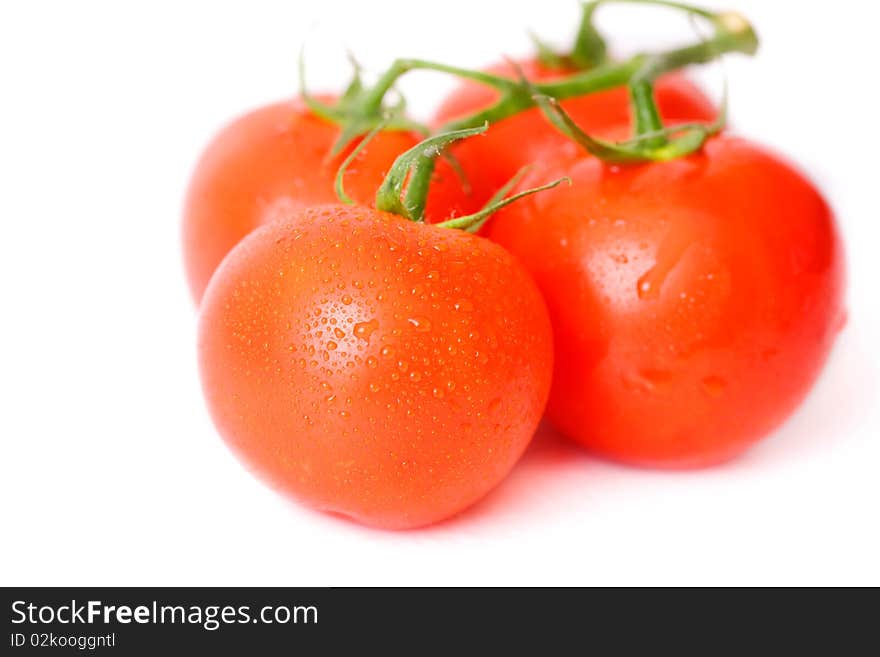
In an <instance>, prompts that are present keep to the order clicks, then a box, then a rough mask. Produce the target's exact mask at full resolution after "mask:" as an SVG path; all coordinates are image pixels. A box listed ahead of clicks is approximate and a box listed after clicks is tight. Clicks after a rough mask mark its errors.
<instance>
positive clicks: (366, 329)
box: [354, 319, 379, 342]
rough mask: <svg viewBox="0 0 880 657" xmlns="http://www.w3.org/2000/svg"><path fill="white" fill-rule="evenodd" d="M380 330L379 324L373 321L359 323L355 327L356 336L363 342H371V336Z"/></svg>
mask: <svg viewBox="0 0 880 657" xmlns="http://www.w3.org/2000/svg"><path fill="white" fill-rule="evenodd" d="M377 328H379V322H378V321H377V320H375V319H371V320H370V321H369V322H358V323H357V324H355V325H354V335H355V337H357V338H360V339H361V340H366V341H367V342H369V341H370V336H371V335H372V334H373V331H375V330H376V329H377Z"/></svg>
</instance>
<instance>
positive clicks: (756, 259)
mask: <svg viewBox="0 0 880 657" xmlns="http://www.w3.org/2000/svg"><path fill="white" fill-rule="evenodd" d="M725 20H727V21H728V24H729V22H730V19H729V17H726V18H725ZM739 20H741V19H739ZM718 24H723V22H719V23H718ZM681 52H686V51H681ZM677 57H678V58H679V59H681V58H682V55H680V54H679V55H677ZM700 57H702V55H700ZM695 58H697V56H696V55H695ZM670 59H674V58H670ZM696 61H703V60H702V59H698V58H697V59H696ZM608 70H612V71H613V70H616V69H608ZM486 73H487V75H488V76H489V77H488V80H489V83H490V84H485V83H482V82H481V80H482V78H481V76H480V75H474V76H471V77H472V78H473V79H467V80H466V81H465V82H463V83H462V85H461V86H460V88H458V89H457V90H456V91H454V92H453V93H452V94H451V95H450V96H449V97H448V98H447V99H446V100H445V101H444V102H443V103H442V104H441V105H440V107H439V109H438V110H437V112H436V115H435V117H434V120H433V121H432V123H431V125H432V126H433V127H434V128H435V129H437V128H440V129H441V130H442V129H443V127H446V126H454V127H460V126H461V124H462V121H463V120H465V121H466V120H467V117H478V118H479V117H485V116H490V115H491V112H489V113H488V114H487V112H486V110H488V109H491V108H493V107H495V108H497V107H499V106H501V105H503V103H499V100H503V98H502V96H503V94H504V93H505V90H507V91H509V90H510V89H514V91H517V90H518V89H519V90H524V91H522V92H521V95H520V96H519V97H515V98H518V99H519V100H517V102H520V103H522V104H523V106H522V107H517V108H516V109H515V111H510V112H509V114H508V115H507V116H503V117H501V118H500V119H499V120H497V121H490V124H489V125H488V129H487V130H486V132H485V134H484V135H483V136H480V137H472V138H470V139H467V140H463V141H459V142H457V143H456V144H455V145H454V146H453V147H451V148H450V149H449V156H448V157H445V158H444V157H437V154H438V151H439V150H440V149H438V148H434V147H433V146H432V147H430V148H429V147H427V146H426V147H425V148H423V151H424V153H422V154H421V155H419V157H422V160H421V164H422V165H423V166H424V165H425V162H426V158H427V162H428V165H429V168H428V169H427V170H428V171H429V172H431V171H433V173H432V174H431V176H430V178H429V179H427V182H429V183H430V186H429V187H428V188H427V189H428V190H429V192H427V191H426V192H424V193H423V198H421V206H420V205H419V204H418V203H417V204H412V203H408V202H406V201H404V202H402V203H400V204H397V205H390V206H389V205H388V204H387V203H384V202H382V200H381V194H380V195H379V196H377V195H376V192H377V190H378V189H380V188H381V187H383V185H382V183H383V179H386V176H387V177H388V178H387V179H390V178H391V177H392V176H393V174H392V173H391V172H392V171H394V170H397V169H398V168H399V167H400V166H401V162H403V160H404V155H405V154H406V153H410V154H411V153H414V152H417V151H418V150H419V147H418V146H416V145H417V144H418V143H419V139H421V135H419V133H418V131H417V130H416V129H415V127H414V126H413V125H410V124H406V125H404V126H392V125H383V124H381V123H380V122H378V121H375V122H373V123H372V124H370V125H367V124H365V125H367V127H366V128H364V129H363V130H360V131H359V132H358V134H356V135H355V137H354V139H351V140H348V139H346V138H342V142H340V138H341V137H342V136H343V135H345V134H347V132H346V127H350V125H351V123H352V122H354V121H355V120H363V119H364V118H365V116H366V117H367V118H369V117H368V115H367V114H365V113H364V112H361V113H360V114H357V113H353V114H351V115H350V116H348V118H347V119H346V118H345V117H343V118H342V119H340V118H339V117H338V116H335V115H334V116H329V117H328V116H327V115H326V114H325V113H324V112H321V111H318V110H317V109H316V108H318V107H325V106H332V104H333V102H334V99H333V98H324V99H322V101H321V104H318V105H316V104H314V102H310V97H305V98H301V99H296V100H294V101H290V102H283V103H278V104H274V105H270V106H267V107H264V108H262V109H259V110H257V111H254V112H251V113H250V114H248V115H246V116H244V117H243V118H240V119H238V120H237V121H235V122H234V123H232V124H231V125H230V126H229V127H228V128H226V129H225V130H224V131H222V132H221V133H220V134H219V135H218V137H217V138H216V139H215V140H214V142H213V143H212V144H211V145H210V146H209V147H208V149H207V150H206V152H205V154H204V156H203V157H202V159H201V161H200V162H199V164H198V166H197V168H196V172H195V174H194V176H193V179H192V182H191V185H190V190H189V194H188V197H187V200H186V206H185V211H184V223H183V226H184V231H183V234H184V255H185V263H186V270H187V274H188V277H189V282H190V288H191V290H192V293H193V296H194V297H195V299H196V302H197V303H198V304H199V305H200V327H199V361H200V370H201V374H202V381H203V386H204V391H205V395H206V398H207V401H208V406H209V409H210V411H211V414H212V416H213V418H214V420H215V422H216V424H217V427H218V429H219V431H220V433H221V434H222V435H223V436H224V438H225V439H226V441H227V442H228V443H229V444H230V446H231V447H232V448H233V449H234V450H235V451H236V452H237V453H238V454H239V455H240V457H241V458H242V459H243V460H244V461H245V462H246V463H248V464H249V465H250V466H251V467H253V468H254V469H255V470H257V471H258V472H259V473H260V474H261V475H262V476H263V477H265V478H266V479H267V480H268V481H269V482H271V483H272V484H273V485H274V486H276V487H277V488H279V489H280V490H282V491H284V492H285V493H287V494H289V495H292V496H293V497H295V498H297V499H299V500H301V501H303V502H304V503H306V504H308V505H311V506H313V507H316V508H319V509H322V510H326V511H330V512H335V513H339V514H342V515H345V516H348V517H351V518H354V519H356V520H358V521H360V522H363V523H366V524H370V525H374V526H379V527H386V528H409V527H416V526H422V525H427V524H430V523H433V522H437V521H440V520H443V519H445V518H448V517H450V516H452V515H454V514H455V513H457V512H459V511H461V510H462V509H464V508H466V507H467V506H469V505H471V504H473V503H474V502H476V501H477V500H479V499H480V498H481V497H483V496H484V495H485V494H486V493H487V492H488V491H489V490H491V489H492V488H493V487H494V486H496V485H497V484H498V483H499V482H500V481H501V480H502V479H503V478H504V477H505V476H506V474H507V473H508V472H509V471H510V470H511V468H512V467H513V466H514V464H515V463H516V461H517V459H518V458H519V456H520V455H521V454H522V452H523V450H524V449H525V447H526V446H527V444H528V442H529V440H530V439H531V436H532V435H533V433H534V431H535V429H536V427H537V425H538V422H539V421H540V420H541V418H542V417H543V416H544V414H545V413H546V415H547V417H548V419H549V420H550V422H551V423H552V424H553V425H555V426H556V427H557V428H558V429H559V431H560V432H561V433H563V434H564V435H566V436H568V437H570V438H572V439H573V440H576V441H578V442H580V443H582V444H583V445H585V446H586V447H587V448H589V449H590V450H592V451H594V452H596V453H599V454H603V455H606V456H608V457H611V458H614V459H616V460H619V461H622V462H626V463H632V464H638V465H646V466H655V467H694V466H705V465H710V464H714V463H718V462H721V461H724V460H727V459H730V458H732V457H734V456H736V455H737V454H739V453H741V452H742V451H743V450H745V449H746V448H747V447H748V446H749V445H751V444H752V443H754V442H755V441H757V440H759V439H760V438H761V437H763V436H765V435H767V433H768V432H769V431H770V430H772V429H773V428H774V427H775V426H777V425H778V424H779V423H780V422H782V421H783V420H784V419H785V418H786V417H787V416H788V415H789V414H790V413H791V412H792V411H793V409H794V408H795V407H796V406H797V404H798V403H799V402H800V400H801V399H802V398H803V397H804V395H805V394H806V392H807V391H808V390H809V388H810V386H811V385H812V383H813V382H814V381H815V379H816V377H817V376H818V374H819V372H820V370H821V367H822V365H823V363H824V361H825V359H826V357H827V355H828V353H829V351H830V349H831V347H832V344H833V342H834V338H835V335H836V333H837V332H838V330H839V329H840V328H841V326H842V324H843V318H844V308H843V269H844V262H843V254H842V250H841V244H840V239H839V236H838V233H837V229H836V226H835V220H834V216H833V214H832V211H831V209H830V208H829V206H828V204H827V203H826V202H825V200H824V199H823V198H822V196H821V194H820V193H819V192H818V191H817V189H816V188H815V187H814V186H813V185H812V184H811V183H810V181H809V180H807V179H806V178H805V176H804V175H803V174H802V173H800V172H799V171H798V170H797V169H796V168H795V167H793V166H792V165H791V164H789V163H787V162H786V161H785V160H784V159H782V158H780V157H779V156H777V155H775V154H773V153H771V152H769V151H768V150H766V149H764V148H762V147H760V146H759V145H756V144H754V143H752V142H750V141H748V140H745V139H743V138H740V137H736V136H733V135H731V134H729V133H728V132H726V131H723V130H719V129H718V127H720V123H719V121H720V118H719V117H720V114H722V113H721V112H720V111H719V109H718V108H717V107H716V106H715V105H714V104H713V103H712V102H711V101H709V100H708V98H707V97H706V96H705V95H704V94H703V92H702V91H701V90H700V89H699V88H698V87H696V86H695V85H694V84H693V83H691V82H689V81H688V80H687V79H686V78H684V77H683V76H682V75H681V74H680V73H678V72H675V71H672V70H668V71H662V72H661V74H659V75H657V76H656V80H652V87H651V91H652V94H651V95H650V96H649V100H648V101H647V102H648V103H649V104H648V105H647V106H644V105H643V106H642V107H641V109H642V110H644V108H645V107H647V108H648V111H647V113H644V112H643V114H642V116H643V117H644V116H647V117H648V119H649V120H651V119H652V113H651V112H652V111H653V113H654V114H653V120H655V121H659V122H660V123H659V125H660V126H661V127H662V128H663V129H662V130H661V131H659V132H658V131H655V132H650V131H648V132H646V131H644V130H642V132H641V133H638V134H636V137H635V138H631V139H627V138H628V136H630V135H631V134H632V133H633V130H634V124H637V121H635V120H633V119H632V118H631V114H633V113H635V114H636V115H638V112H639V111H640V109H639V106H638V103H639V102H645V100H644V98H642V99H641V100H639V98H637V97H636V96H635V93H636V92H635V91H634V90H633V89H634V86H633V85H631V86H630V89H629V91H628V89H627V86H626V85H625V84H617V85H610V86H608V88H602V89H598V90H596V91H593V92H587V93H584V94H580V95H578V94H573V93H568V92H566V93H567V96H566V98H564V99H563V100H562V102H561V103H560V107H561V109H557V110H555V111H556V112H557V113H558V114H559V115H561V116H563V117H564V119H565V120H566V121H569V122H570V123H572V124H574V125H576V126H578V128H577V129H575V132H574V133H572V132H568V133H567V134H563V133H562V132H560V131H558V130H557V129H556V127H554V125H553V123H552V122H551V121H550V120H548V118H547V116H545V114H549V113H548V112H547V108H546V106H545V105H544V104H542V103H541V102H540V101H539V100H538V99H539V96H538V95H537V94H539V93H542V92H543V91H544V90H545V89H550V90H553V89H558V88H562V87H554V86H552V85H551V86H549V87H547V86H545V87H539V86H538V85H540V84H541V83H542V82H548V81H549V82H553V81H558V80H563V81H565V80H569V79H571V80H575V81H578V80H582V79H586V78H585V77H584V74H583V71H581V70H579V69H578V67H577V66H575V65H574V64H573V63H572V62H571V61H570V60H567V61H565V62H564V63H563V64H561V65H560V64H558V63H557V64H556V65H554V66H550V65H549V64H545V63H542V62H540V61H538V60H537V59H535V60H524V61H521V62H518V63H513V62H507V63H505V64H503V65H500V66H497V67H493V68H490V69H488V70H487V72H486ZM599 73H601V74H605V69H601V70H600V71H599ZM599 73H597V75H599ZM587 77H588V76H587ZM491 83H494V84H495V86H492V84H491ZM505 85H514V86H505ZM516 85H520V86H519V87H517V86H516ZM531 93H534V94H536V95H535V96H534V98H535V102H530V101H528V100H522V99H524V98H525V99H527V98H528V95H529V94H531ZM634 99H635V100H634ZM651 102H653V103H654V104H653V105H651V104H650V103H651ZM535 103H538V104H539V105H541V107H540V108H539V107H535V106H534V105H535ZM325 104H326V105H325ZM493 111H494V110H493ZM551 118H552V117H551ZM346 121H348V122H349V123H348V124H346ZM694 123H698V124H700V125H703V126H708V125H715V126H716V127H715V128H712V129H711V130H710V129H706V130H704V131H703V132H697V133H695V134H698V136H701V139H700V140H699V142H698V143H694V144H690V142H688V144H687V145H686V147H684V146H681V144H683V143H684V140H683V139H682V140H680V141H676V139H675V137H674V135H675V134H677V133H675V132H674V131H675V129H676V128H675V126H680V130H682V131H687V130H691V129H692V127H691V126H692V125H693V124H694ZM370 127H373V128H374V129H373V130H372V131H371V133H370V135H369V136H367V137H365V136H364V134H365V133H366V132H367V130H368V129H369V128H370ZM580 131H583V132H582V133H581V132H580ZM587 134H589V135H591V136H592V137H591V139H592V138H593V137H595V138H596V140H601V139H617V140H618V142H604V141H589V142H586V143H587V144H588V145H589V144H593V143H599V144H611V145H610V146H608V147H607V148H606V150H604V151H597V150H596V149H594V148H587V149H583V148H582V146H583V145H584V140H586V139H587V137H586V135H587ZM427 143H428V142H426V144H427ZM432 143H433V142H432ZM618 143H619V145H615V144H618ZM334 144H336V148H334ZM634 145H635V146H634ZM413 147H416V148H413ZM679 147H681V150H678V151H676V150H673V149H675V148H679ZM603 148H604V147H603ZM626 149H630V150H626ZM634 149H636V150H634ZM637 149H641V150H637ZM651 149H653V150H651ZM664 149H665V150H664ZM607 153H611V154H612V155H607ZM615 153H623V154H624V156H622V157H621V158H619V159H616V158H615V157H614V156H613V155H614V154H615ZM633 153H635V154H636V156H633V155H632V154H633ZM627 158H628V159H627ZM343 162H345V164H344V166H343V172H342V173H338V170H339V169H340V166H342V165H343ZM524 166H526V167H527V170H525V171H524V170H523V167H524ZM416 171H417V169H415V168H413V169H411V170H410V173H409V174H408V178H407V181H408V182H407V193H409V192H410V191H411V189H414V190H416V191H415V192H413V194H417V193H418V191H419V190H420V189H421V186H420V184H418V183H416V182H415V181H416V177H417V173H416ZM518 172H521V174H522V175H518ZM398 173H399V171H398ZM511 178H514V180H513V182H512V183H511V185H509V187H510V189H502V188H503V187H504V186H505V184H506V183H507V182H508V181H509V180H511ZM563 178H564V179H567V181H568V183H569V184H563V185H559V186H557V187H554V188H552V189H546V190H544V191H541V192H540V193H536V194H534V195H531V196H529V197H528V198H522V199H519V200H516V201H515V202H512V203H509V204H506V203H504V204H498V203H497V202H498V201H499V189H501V190H502V194H501V195H503V193H504V192H508V193H516V192H523V193H527V192H528V190H532V189H533V188H535V187H536V186H539V185H543V184H545V183H547V182H548V181H551V180H558V179H563ZM342 181H344V189H345V192H344V194H343V198H345V199H346V200H348V201H353V204H344V203H342V202H340V201H339V199H338V198H337V197H338V195H339V194H338V193H339V192H340V189H339V187H340V186H341V185H337V183H340V182H342ZM487 203H488V204H490V207H488V208H487V209H486V210H485V211H484V212H478V210H479V209H480V208H482V207H484V206H485V205H486V204H487ZM500 205H504V207H500ZM496 206H497V207H496ZM421 207H424V210H423V211H422V210H421ZM496 209H497V212H494V214H493V215H492V217H491V218H490V219H488V221H487V220H486V218H487V217H488V215H489V213H490V211H494V210H496ZM401 215H405V216H401ZM450 220H452V221H451V222H450ZM457 228H466V229H469V230H459V229H457ZM476 231H478V232H479V234H473V232H476Z"/></svg>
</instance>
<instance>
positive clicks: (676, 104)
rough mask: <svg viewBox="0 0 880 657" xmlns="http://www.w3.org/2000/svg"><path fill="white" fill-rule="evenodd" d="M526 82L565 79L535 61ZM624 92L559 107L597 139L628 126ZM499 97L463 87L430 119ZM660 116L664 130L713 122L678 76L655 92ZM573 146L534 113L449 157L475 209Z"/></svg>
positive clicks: (510, 70) (507, 69)
mask: <svg viewBox="0 0 880 657" xmlns="http://www.w3.org/2000/svg"><path fill="white" fill-rule="evenodd" d="M518 65H519V66H520V67H521V68H522V72H523V73H524V74H525V75H526V77H527V78H529V79H531V80H535V81H549V80H552V79H553V78H556V77H560V76H562V75H565V74H570V71H562V72H560V71H559V70H558V69H551V68H547V67H545V66H542V65H541V64H540V63H539V62H537V61H536V60H525V61H522V62H519V64H518ZM489 71H490V72H492V73H495V74H497V75H509V76H511V77H515V76H516V75H518V73H517V71H516V69H515V68H514V66H513V65H512V64H510V63H505V64H501V65H498V66H494V67H492V68H490V69H489ZM628 94H629V92H628V90H627V88H626V87H616V88H614V89H609V90H607V91H602V92H598V93H593V94H587V95H585V96H580V97H576V98H571V99H569V100H566V101H563V102H562V103H561V104H562V107H563V108H564V109H565V110H566V111H567V112H568V113H569V114H570V115H571V117H572V119H573V120H574V121H575V122H576V123H577V124H578V125H579V126H580V127H581V128H583V129H584V130H586V131H587V132H589V133H594V134H596V135H599V136H602V135H603V134H604V132H605V130H606V129H608V128H609V127H613V126H617V125H619V124H621V123H626V122H627V121H628V120H629V95H628ZM497 96H498V93H497V92H496V91H495V90H494V89H492V88H491V87H488V86H486V85H484V84H481V83H478V82H474V81H465V82H464V83H462V84H461V86H460V87H459V88H458V89H457V90H456V91H454V92H453V93H452V94H451V95H450V96H449V97H448V98H447V99H446V100H445V101H444V102H443V104H442V105H441V106H440V108H439V110H438V111H437V113H436V116H435V118H434V124H435V125H436V126H440V125H443V124H444V123H446V122H448V121H450V120H453V119H457V118H461V117H463V116H466V115H468V114H471V113H473V112H476V111H478V110H480V109H482V108H484V107H487V106H489V105H491V104H492V103H493V102H494V101H495V100H496V99H497ZM655 96H656V100H657V105H658V108H659V110H660V114H661V116H662V117H663V119H664V120H665V121H666V123H667V125H674V124H677V123H681V122H684V121H707V122H708V121H712V120H714V119H715V118H716V117H717V111H716V109H715V107H714V106H713V104H712V103H711V101H710V100H709V99H708V98H707V97H706V96H705V95H704V94H703V92H702V91H700V89H699V88H698V87H697V86H696V85H694V84H693V83H692V82H690V81H688V80H687V79H686V78H685V77H683V76H682V75H680V74H678V73H670V74H667V75H665V76H663V77H661V78H660V79H659V80H658V81H657V83H656V86H655ZM575 151H576V146H575V145H574V144H572V143H571V141H570V140H569V139H568V138H566V137H565V136H564V135H562V134H561V133H560V132H558V131H557V130H556V128H554V127H553V126H552V125H551V124H550V123H549V122H548V121H547V119H546V118H545V117H544V116H543V115H542V114H541V111H540V110H539V109H537V108H532V109H530V110H526V111H524V112H521V113H519V114H517V115H515V116H512V117H510V118H507V119H503V120H502V121H499V122H498V123H494V124H492V125H491V126H490V127H489V130H488V131H487V132H486V134H485V135H483V136H482V137H480V138H475V139H468V140H466V141H463V142H461V143H459V144H456V145H455V146H454V147H453V148H452V149H451V152H452V153H453V154H454V155H455V157H456V158H457V159H458V160H459V161H460V162H461V165H462V168H463V169H464V172H465V174H466V177H467V179H468V181H469V182H470V184H471V187H472V189H473V195H474V198H473V202H474V203H475V204H477V205H479V204H482V203H484V202H485V201H486V200H488V199H489V198H490V197H491V196H492V195H493V194H494V193H495V191H496V190H497V189H498V188H499V187H501V186H502V185H503V184H504V183H506V182H507V181H508V180H510V178H511V177H512V176H513V175H514V174H515V173H516V172H517V171H519V169H521V168H522V167H523V166H526V165H529V164H532V163H534V162H539V161H541V160H542V159H544V158H546V157H553V156H555V155H557V154H559V153H560V152H570V153H574V152H575Z"/></svg>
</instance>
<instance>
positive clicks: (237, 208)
mask: <svg viewBox="0 0 880 657" xmlns="http://www.w3.org/2000/svg"><path fill="white" fill-rule="evenodd" d="M339 135H340V128H339V127H338V126H337V125H335V124H333V123H331V122H330V121H327V120H325V119H323V118H320V117H318V116H317V115H315V114H314V113H313V112H312V111H311V110H309V109H308V108H307V107H306V106H305V104H304V103H303V102H302V101H301V100H299V99H295V100H292V101H287V102H279V103H275V104H272V105H267V106H265V107H262V108H259V109H257V110H254V111H252V112H250V113H248V114H246V115H244V116H242V117H240V118H239V119H237V120H236V121H234V122H232V123H231V124H230V125H228V126H227V127H226V128H224V129H223V130H222V131H221V132H220V133H219V134H218V135H217V136H216V137H215V138H214V140H213V141H212V142H211V144H210V145H209V146H208V148H207V149H206V150H205V152H204V154H203V155H202V157H201V159H200V160H199V163H198V165H197V167H196V169H195V172H194V174H193V176H192V180H191V182H190V185H189V190H188V193H187V196H186V201H185V207H184V216H183V250H184V261H185V266H186V273H187V278H188V279H189V284H190V290H191V292H192V295H193V297H194V298H195V300H196V302H198V301H199V300H200V299H201V297H202V294H203V292H204V289H205V287H206V286H207V284H208V281H209V280H210V278H211V275H212V274H213V273H214V270H215V269H216V268H217V265H219V264H220V261H221V260H222V259H223V257H224V256H225V255H226V254H227V253H228V252H229V251H230V250H231V249H232V247H234V246H235V245H236V244H238V242H240V241H241V240H242V238H244V237H245V236H246V235H248V234H249V233H250V232H251V231H253V230H254V229H255V228H257V227H258V226H260V225H262V224H264V223H267V222H270V221H273V220H274V218H275V217H277V216H286V214H289V213H290V212H291V211H293V210H296V209H302V208H306V207H309V206H312V205H315V204H316V203H334V202H336V201H337V198H336V195H335V193H334V188H333V183H334V178H335V176H336V171H337V170H338V168H339V166H340V164H341V162H342V161H343V160H344V159H345V157H346V156H347V155H348V153H350V152H351V149H352V148H354V144H352V145H349V147H348V148H346V149H344V150H343V152H342V153H340V154H339V155H337V156H335V157H330V155H329V154H330V152H331V149H332V148H333V145H334V143H335V142H336V140H337V138H338V137H339ZM419 139H420V137H419V135H417V134H413V133H411V132H407V131H400V130H384V131H382V132H380V133H379V134H378V135H376V137H375V138H374V139H373V140H372V141H371V143H370V144H369V146H368V147H367V148H365V149H364V150H363V151H362V152H361V153H359V154H358V156H357V158H356V159H355V161H354V162H353V163H352V165H351V166H350V167H349V171H348V174H347V176H346V184H345V186H346V189H347V190H348V193H349V195H350V196H351V197H352V198H353V199H354V200H356V201H357V202H359V203H362V204H365V205H370V204H372V202H373V196H374V195H375V193H376V189H377V187H378V186H379V184H380V183H381V182H382V179H383V178H384V176H385V173H386V172H387V171H388V169H389V167H390V166H391V164H392V163H393V162H394V159H395V158H396V157H397V156H398V155H399V154H400V153H402V152H403V151H405V150H406V149H408V148H410V147H412V146H414V145H415V144H416V143H418V141H419ZM435 207H437V208H439V210H437V211H435V210H434V208H435ZM470 207H471V205H470V204H468V202H467V200H466V198H465V193H464V191H463V188H462V185H461V181H460V180H459V179H458V177H457V176H456V175H455V173H454V172H453V171H452V169H451V168H450V167H449V166H448V165H446V164H445V163H444V162H442V161H441V162H439V163H438V168H437V174H436V175H435V180H434V184H433V186H432V190H431V195H430V197H429V199H428V207H427V211H426V212H427V216H428V217H429V218H431V217H433V218H435V219H443V218H446V217H447V216H449V214H450V213H458V214H464V213H466V211H467V210H468V209H469V208H470Z"/></svg>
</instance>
